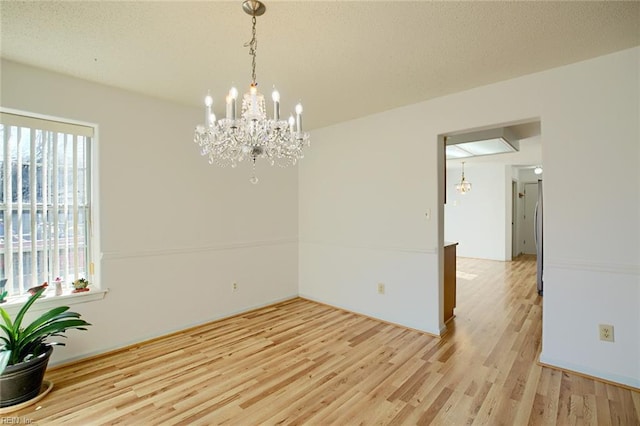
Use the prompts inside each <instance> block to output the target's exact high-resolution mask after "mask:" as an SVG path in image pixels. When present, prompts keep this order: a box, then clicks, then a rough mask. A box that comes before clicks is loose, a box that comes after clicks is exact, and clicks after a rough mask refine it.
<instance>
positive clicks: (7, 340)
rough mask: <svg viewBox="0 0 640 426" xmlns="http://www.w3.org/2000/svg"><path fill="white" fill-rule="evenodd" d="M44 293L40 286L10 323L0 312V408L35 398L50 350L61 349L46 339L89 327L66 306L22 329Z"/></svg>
mask: <svg viewBox="0 0 640 426" xmlns="http://www.w3.org/2000/svg"><path fill="white" fill-rule="evenodd" d="M45 290H46V287H42V286H41V287H40V288H39V289H38V290H37V291H36V292H35V293H34V294H31V295H30V296H29V299H28V300H27V301H26V302H25V304H24V305H22V307H21V308H20V311H19V312H18V314H17V315H16V317H15V319H13V320H12V319H11V318H10V317H9V314H8V313H7V311H5V310H4V309H3V308H0V316H1V317H2V322H0V330H1V331H2V332H3V333H0V408H2V407H9V406H12V405H16V404H20V403H23V402H25V401H29V400H30V399H33V398H35V397H37V396H38V394H39V393H40V390H41V388H42V382H43V379H44V372H45V370H46V369H47V364H48V362H49V357H50V356H51V353H52V352H53V346H54V345H61V346H64V343H60V342H49V341H48V339H49V338H50V337H65V336H64V333H65V332H66V331H67V330H72V329H76V330H86V329H87V328H86V327H87V326H89V325H91V324H89V323H88V322H86V321H85V320H83V319H80V314H79V313H77V312H69V307H68V306H59V307H57V308H52V309H50V310H49V311H47V312H45V313H44V314H42V315H40V316H39V317H38V318H36V319H35V320H33V321H32V322H31V323H29V324H26V325H24V324H23V320H24V317H25V315H26V314H27V311H28V310H29V308H30V307H31V306H32V305H33V304H34V302H35V301H36V300H37V299H38V298H39V297H41V296H42V293H43V292H44V291H45ZM2 334H4V335H2Z"/></svg>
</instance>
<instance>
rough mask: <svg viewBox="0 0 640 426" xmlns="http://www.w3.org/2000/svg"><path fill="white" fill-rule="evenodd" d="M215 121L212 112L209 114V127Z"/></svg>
mask: <svg viewBox="0 0 640 426" xmlns="http://www.w3.org/2000/svg"><path fill="white" fill-rule="evenodd" d="M215 122H216V115H215V114H214V113H211V114H209V127H213V124H214V123H215Z"/></svg>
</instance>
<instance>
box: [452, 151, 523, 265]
mask: <svg viewBox="0 0 640 426" xmlns="http://www.w3.org/2000/svg"><path fill="white" fill-rule="evenodd" d="M510 171H511V168H510V167H506V166H505V165H504V164H500V163H470V164H465V177H466V179H467V180H468V181H469V182H471V185H472V188H471V191H469V192H468V193H466V194H464V195H463V194H459V193H458V192H457V191H456V189H455V184H456V182H460V177H461V173H462V167H461V165H460V163H459V162H458V164H456V163H452V164H451V165H450V166H448V167H447V204H446V205H445V207H444V215H445V217H444V221H445V225H444V229H445V233H444V239H445V241H451V242H457V243H458V246H457V247H456V254H457V255H458V256H461V257H473V258H478V259H491V260H503V261H504V260H511V249H510V246H509V247H507V246H506V245H505V241H511V232H508V231H510V229H508V227H507V224H510V223H511V211H510V209H507V207H508V206H510V205H511V187H510V186H506V185H505V183H506V182H511V174H510V173H509V172H510ZM507 190H508V191H507ZM507 216H508V217H507ZM509 228H510V227H509ZM507 232H508V234H507ZM507 249H508V250H507Z"/></svg>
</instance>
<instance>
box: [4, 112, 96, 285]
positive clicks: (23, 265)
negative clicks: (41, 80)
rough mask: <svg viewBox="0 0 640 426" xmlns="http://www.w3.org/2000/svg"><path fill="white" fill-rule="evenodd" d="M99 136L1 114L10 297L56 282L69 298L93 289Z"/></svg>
mask: <svg viewBox="0 0 640 426" xmlns="http://www.w3.org/2000/svg"><path fill="white" fill-rule="evenodd" d="M93 136H94V128H93V127H91V126H85V125H79V124H75V123H70V122H64V121H54V120H50V119H43V118H38V117H33V116H28V115H22V113H14V112H13V111H12V112H11V113H8V112H1V113H0V278H5V279H6V280H7V281H6V290H7V291H8V294H9V296H12V295H14V296H15V295H20V294H22V293H24V292H25V291H26V290H27V289H28V288H30V287H33V286H37V285H40V284H42V283H43V282H45V281H47V282H48V283H49V284H52V283H53V281H54V280H55V279H56V278H57V277H60V278H61V279H62V280H63V281H64V283H66V286H65V287H66V289H67V290H70V289H71V283H72V282H73V281H74V280H76V279H78V278H87V279H89V281H90V282H91V281H92V280H91V276H92V275H93V262H92V250H91V247H92V232H91V230H92V223H91V222H92V220H91V219H92V210H91V209H92V205H91V188H92V186H91V164H92V139H93ZM52 287H53V286H52ZM52 287H51V288H52Z"/></svg>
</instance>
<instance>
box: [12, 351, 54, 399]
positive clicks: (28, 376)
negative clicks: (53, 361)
mask: <svg viewBox="0 0 640 426" xmlns="http://www.w3.org/2000/svg"><path fill="white" fill-rule="evenodd" d="M52 352H53V346H49V347H48V349H47V351H46V352H45V353H43V354H41V355H40V356H37V357H36V358H33V359H30V360H29V361H26V362H21V363H20V364H15V365H10V366H8V367H7V368H6V369H5V370H4V372H3V373H2V375H0V407H10V406H12V405H16V404H20V403H21V402H25V401H28V400H30V399H33V398H35V397H36V396H38V394H39V393H40V389H41V388H42V380H43V379H44V372H45V371H46V370H47V364H48V363H49V358H50V357H51V353H52Z"/></svg>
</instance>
